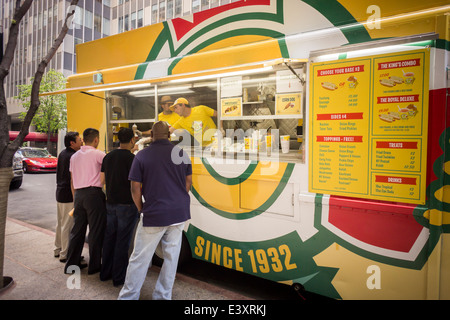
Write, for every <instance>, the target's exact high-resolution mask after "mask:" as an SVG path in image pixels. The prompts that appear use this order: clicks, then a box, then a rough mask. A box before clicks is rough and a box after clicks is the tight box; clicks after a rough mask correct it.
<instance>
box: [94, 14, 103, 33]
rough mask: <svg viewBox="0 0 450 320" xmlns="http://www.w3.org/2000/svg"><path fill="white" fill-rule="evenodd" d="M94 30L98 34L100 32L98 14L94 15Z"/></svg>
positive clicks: (100, 23) (100, 18) (100, 20)
mask: <svg viewBox="0 0 450 320" xmlns="http://www.w3.org/2000/svg"><path fill="white" fill-rule="evenodd" d="M94 30H95V31H97V32H98V33H101V32H102V17H101V16H99V15H98V14H94Z"/></svg>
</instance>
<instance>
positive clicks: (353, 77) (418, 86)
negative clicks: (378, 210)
mask: <svg viewBox="0 0 450 320" xmlns="http://www.w3.org/2000/svg"><path fill="white" fill-rule="evenodd" d="M428 53H429V51H428V49H423V50H416V51H412V52H407V53H401V54H386V55H377V56H370V57H364V58H360V59H347V60H339V61H332V62H325V63H313V64H312V68H311V86H310V90H311V91H310V111H311V112H310V114H311V117H312V118H311V119H312V123H311V126H310V136H311V143H310V173H311V174H310V177H309V182H310V184H309V186H310V191H311V192H318V193H329V194H336V195H346V196H354V197H362V198H371V199H380V200H388V201H401V202H408V203H424V201H425V176H426V142H427V130H428V129H427V124H428V61H429V58H428Z"/></svg>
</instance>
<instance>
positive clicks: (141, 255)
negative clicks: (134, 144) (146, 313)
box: [119, 121, 192, 300]
mask: <svg viewBox="0 0 450 320" xmlns="http://www.w3.org/2000/svg"><path fill="white" fill-rule="evenodd" d="M151 136H152V139H153V142H152V144H151V145H150V146H149V147H148V148H145V149H144V150H142V151H140V152H139V153H138V154H137V155H136V157H135V158H134V160H133V164H132V165H131V169H130V174H129V180H131V194H132V197H133V201H134V203H135V204H136V207H137V208H138V210H139V212H141V213H142V215H141V219H140V221H139V225H138V228H137V231H136V238H135V245H134V251H133V253H132V255H131V257H130V261H129V264H128V269H127V275H126V278H125V284H124V286H123V288H122V290H121V291H120V294H119V299H124V300H125V299H127V300H131V299H134V300H137V299H139V295H140V290H141V287H142V284H143V283H144V281H145V277H146V275H147V270H148V268H149V266H150V263H151V259H152V257H153V254H154V252H155V249H156V247H157V245H158V243H159V242H160V241H161V246H162V250H163V253H164V263H163V266H162V268H161V272H160V274H159V276H158V280H157V282H156V285H155V289H154V291H153V300H161V299H164V300H170V299H171V298H172V288H173V283H174V281H175V274H176V270H177V264H178V257H179V255H180V249H181V238H182V232H183V229H184V223H185V221H187V220H189V219H190V218H191V215H190V196H189V190H190V188H191V185H192V165H191V162H190V159H189V156H188V155H187V154H186V153H185V152H184V151H183V150H182V149H180V148H179V147H176V146H173V145H172V143H171V142H170V141H169V136H170V133H169V127H168V125H167V123H165V122H163V121H159V122H157V123H155V124H154V125H153V128H152V131H151ZM142 197H143V198H144V201H142Z"/></svg>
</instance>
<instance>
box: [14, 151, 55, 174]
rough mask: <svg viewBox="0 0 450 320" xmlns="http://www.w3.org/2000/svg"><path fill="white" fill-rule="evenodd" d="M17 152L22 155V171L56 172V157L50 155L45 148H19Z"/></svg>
mask: <svg viewBox="0 0 450 320" xmlns="http://www.w3.org/2000/svg"><path fill="white" fill-rule="evenodd" d="M17 153H18V154H19V155H20V156H22V162H23V171H24V172H56V166H57V164H58V158H56V157H54V156H52V155H51V154H50V153H49V152H48V151H47V149H41V148H29V147H25V148H20V149H19V150H18V151H17Z"/></svg>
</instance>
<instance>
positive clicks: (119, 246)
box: [100, 203, 139, 286]
mask: <svg viewBox="0 0 450 320" xmlns="http://www.w3.org/2000/svg"><path fill="white" fill-rule="evenodd" d="M106 209H107V215H106V217H107V218H106V232H105V239H104V241H103V258H102V269H101V272H100V280H103V281H105V280H109V279H111V278H112V280H113V285H115V286H117V285H121V284H123V283H124V281H125V275H126V272H127V266H128V250H129V248H130V242H131V237H132V235H133V231H134V228H135V226H136V223H137V221H138V218H139V213H138V210H137V208H136V206H135V205H134V204H110V203H106Z"/></svg>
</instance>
